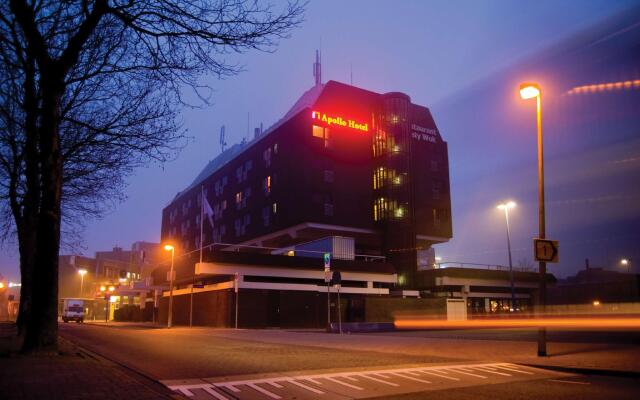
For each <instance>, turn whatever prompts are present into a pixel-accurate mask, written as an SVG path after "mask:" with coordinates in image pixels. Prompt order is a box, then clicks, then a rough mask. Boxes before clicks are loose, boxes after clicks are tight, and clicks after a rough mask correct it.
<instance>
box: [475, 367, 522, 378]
mask: <svg viewBox="0 0 640 400" xmlns="http://www.w3.org/2000/svg"><path fill="white" fill-rule="evenodd" d="M474 369H475V370H478V371H482V372H488V373H490V374H496V375H502V376H513V375H511V374H507V373H504V372H498V371H490V370H489V369H487V368H481V367H478V368H474Z"/></svg>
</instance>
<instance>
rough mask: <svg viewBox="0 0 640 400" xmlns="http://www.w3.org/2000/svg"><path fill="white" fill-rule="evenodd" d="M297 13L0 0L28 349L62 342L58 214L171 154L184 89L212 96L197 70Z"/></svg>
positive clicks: (111, 190) (6, 157) (219, 70)
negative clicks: (4, 0)
mask: <svg viewBox="0 0 640 400" xmlns="http://www.w3.org/2000/svg"><path fill="white" fill-rule="evenodd" d="M302 13H303V6H302V5H301V4H299V3H297V2H295V1H294V2H292V3H289V4H288V5H287V7H286V8H285V9H284V10H282V11H280V12H275V11H274V10H272V8H271V6H261V5H259V4H258V3H257V2H254V1H243V0H218V1H206V0H183V1H177V0H148V1H142V0H140V1H134V0H94V1H89V0H84V1H80V0H78V1H73V0H67V1H59V0H57V1H56V0H39V1H36V0H33V1H25V0H10V1H9V3H8V4H6V3H2V4H1V5H0V56H1V57H2V60H1V62H2V65H0V72H2V74H3V75H2V79H1V81H2V82H0V90H1V93H0V96H1V97H0V101H1V104H0V108H1V109H2V110H0V112H1V113H2V116H1V117H2V118H1V119H0V121H1V122H0V123H1V125H0V129H2V133H0V163H1V164H2V165H1V166H2V172H0V178H1V179H2V181H1V182H0V184H1V186H0V188H1V189H2V192H0V198H1V199H3V200H6V201H5V202H4V203H3V204H4V206H3V207H4V208H2V209H1V210H0V211H4V214H3V215H5V216H6V215H7V214H8V213H10V214H11V216H12V217H13V221H12V223H7V221H6V220H4V223H3V225H4V226H5V232H9V233H10V231H11V229H12V227H15V231H16V236H17V239H18V247H19V250H20V264H21V274H22V281H23V284H24V283H26V287H27V289H24V290H23V292H28V293H25V294H24V295H25V299H26V301H25V307H22V306H21V311H25V313H24V315H25V316H26V325H25V326H26V333H25V340H24V344H23V352H43V351H44V352H49V351H54V350H55V349H56V347H57V274H58V253H59V248H60V231H61V221H62V220H63V218H64V219H65V220H69V221H74V220H75V219H76V218H75V217H77V216H78V215H87V214H88V215H99V214H100V213H101V211H103V209H104V206H105V201H108V200H109V199H111V198H113V195H114V194H115V195H117V194H119V193H121V191H120V189H121V188H122V185H123V184H124V180H123V177H124V176H126V175H127V174H128V173H131V171H132V170H133V169H134V168H136V167H137V166H140V165H143V164H145V163H147V162H149V161H151V160H156V161H159V162H163V161H165V160H167V159H168V158H169V157H171V156H172V155H173V154H175V151H176V150H178V149H179V147H180V144H181V142H182V139H183V138H184V131H183V130H182V129H181V127H180V121H179V119H178V117H179V114H178V112H179V110H180V107H181V105H182V104H184V99H183V94H182V92H181V91H182V90H183V89H184V88H185V87H187V88H191V89H192V90H193V91H194V93H195V94H196V95H197V96H198V97H199V99H200V101H202V102H205V103H206V101H207V94H208V92H207V88H206V87H202V86H200V85H199V81H198V80H199V78H200V77H201V76H202V75H203V74H205V73H213V74H215V75H217V76H226V75H232V74H235V73H237V72H238V71H239V67H238V66H236V65H232V64H228V63H226V62H225V61H224V56H225V54H227V53H229V52H242V51H245V50H249V49H260V50H267V51H268V50H271V49H273V46H274V45H275V43H276V40H277V39H279V38H282V37H285V36H286V35H288V33H289V32H290V30H291V29H292V28H293V27H295V26H296V25H298V24H299V23H300V22H301V18H302ZM116 198H117V197H116ZM24 287H25V286H23V288H24ZM23 318H24V317H23Z"/></svg>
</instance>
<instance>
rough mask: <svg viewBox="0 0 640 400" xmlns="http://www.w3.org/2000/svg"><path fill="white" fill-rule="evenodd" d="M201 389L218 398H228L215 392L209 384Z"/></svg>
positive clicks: (223, 399)
mask: <svg viewBox="0 0 640 400" xmlns="http://www.w3.org/2000/svg"><path fill="white" fill-rule="evenodd" d="M202 390H204V391H205V392H207V393H209V394H210V395H212V396H213V397H215V398H216V399H218V400H229V399H228V398H226V397H224V396H223V395H221V394H220V393H218V392H216V391H215V390H214V389H213V387H212V386H211V385H209V386H204V387H202Z"/></svg>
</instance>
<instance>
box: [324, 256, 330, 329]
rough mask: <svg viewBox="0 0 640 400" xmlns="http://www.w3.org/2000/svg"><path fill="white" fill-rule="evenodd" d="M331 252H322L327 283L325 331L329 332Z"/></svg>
mask: <svg viewBox="0 0 640 400" xmlns="http://www.w3.org/2000/svg"><path fill="white" fill-rule="evenodd" d="M330 272H331V253H324V281H325V282H326V283H327V332H331V294H330V293H329V285H330V284H331V274H330Z"/></svg>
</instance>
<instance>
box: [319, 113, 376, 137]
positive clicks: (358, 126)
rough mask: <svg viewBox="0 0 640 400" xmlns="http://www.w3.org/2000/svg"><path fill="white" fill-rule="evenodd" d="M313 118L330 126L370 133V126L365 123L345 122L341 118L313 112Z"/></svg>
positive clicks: (347, 120) (349, 120)
mask: <svg viewBox="0 0 640 400" xmlns="http://www.w3.org/2000/svg"><path fill="white" fill-rule="evenodd" d="M311 118H313V119H314V120H316V121H321V122H324V123H325V124H327V125H328V126H331V125H338V126H343V127H345V128H350V129H355V130H358V131H362V132H369V124H363V123H360V122H357V121H354V120H352V119H346V120H345V119H344V118H342V117H341V116H335V115H327V114H325V113H321V112H319V111H313V112H312V113H311Z"/></svg>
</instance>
